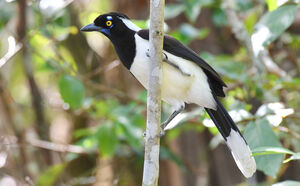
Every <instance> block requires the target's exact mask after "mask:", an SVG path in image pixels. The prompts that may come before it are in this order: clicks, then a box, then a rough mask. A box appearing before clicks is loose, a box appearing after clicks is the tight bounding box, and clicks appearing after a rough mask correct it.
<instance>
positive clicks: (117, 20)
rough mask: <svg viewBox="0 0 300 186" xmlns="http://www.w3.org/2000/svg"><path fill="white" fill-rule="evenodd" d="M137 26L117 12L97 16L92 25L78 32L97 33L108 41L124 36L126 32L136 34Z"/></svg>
mask: <svg viewBox="0 0 300 186" xmlns="http://www.w3.org/2000/svg"><path fill="white" fill-rule="evenodd" d="M138 30H140V28H139V27H138V26H136V25H135V24H134V23H132V22H131V21H130V19H129V17H128V16H126V15H125V14H122V13H118V12H111V13H107V14H102V15H100V16H98V17H97V18H96V19H95V20H94V22H93V23H91V24H88V25H86V26H84V27H83V28H81V29H80V31H84V32H91V31H98V32H101V33H103V34H104V35H105V36H107V37H108V38H110V39H113V38H118V37H122V36H124V34H126V33H128V32H137V31H138Z"/></svg>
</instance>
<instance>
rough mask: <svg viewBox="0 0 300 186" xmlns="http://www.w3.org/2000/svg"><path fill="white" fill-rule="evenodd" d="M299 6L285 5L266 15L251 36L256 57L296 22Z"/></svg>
mask: <svg viewBox="0 0 300 186" xmlns="http://www.w3.org/2000/svg"><path fill="white" fill-rule="evenodd" d="M297 10H298V6H297V5H295V4H289V5H284V6H281V7H279V8H277V9H276V10H274V11H272V12H268V13H266V14H265V15H264V16H263V17H262V18H261V19H260V20H259V21H258V23H257V24H256V25H255V31H254V33H253V34H252V36H251V41H252V45H253V50H254V53H255V55H258V53H259V51H260V50H262V49H263V47H264V46H266V45H268V44H270V43H271V42H272V41H274V40H275V39H277V38H278V36H279V35H280V34H282V33H283V32H284V31H285V30H286V29H287V28H288V27H289V26H290V25H291V24H292V23H293V21H294V19H295V17H296V13H297Z"/></svg>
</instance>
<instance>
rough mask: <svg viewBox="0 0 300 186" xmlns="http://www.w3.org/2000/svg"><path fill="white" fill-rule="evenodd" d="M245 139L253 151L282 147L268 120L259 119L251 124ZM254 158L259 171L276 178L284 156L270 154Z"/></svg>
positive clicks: (245, 133)
mask: <svg viewBox="0 0 300 186" xmlns="http://www.w3.org/2000/svg"><path fill="white" fill-rule="evenodd" d="M244 137H245V139H246V141H247V142H248V144H249V146H250V148H251V149H255V148H258V147H266V146H271V147H281V144H280V142H279V140H278V138H277V136H276V135H275V134H274V132H273V130H272V128H271V127H270V125H269V123H268V121H267V120H266V119H258V120H256V121H255V122H251V123H249V124H248V125H247V127H246V129H245V132H244ZM277 150H278V149H277ZM254 158H255V161H256V164H257V169H258V170H261V171H263V172H264V173H265V174H266V175H269V176H273V177H275V176H276V174H277V173H278V171H279V169H280V166H281V162H282V160H283V155H282V154H269V155H262V156H255V157H254Z"/></svg>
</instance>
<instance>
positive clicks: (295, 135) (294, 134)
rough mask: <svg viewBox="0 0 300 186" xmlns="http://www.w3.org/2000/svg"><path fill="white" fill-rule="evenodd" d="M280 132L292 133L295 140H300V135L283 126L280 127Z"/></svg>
mask: <svg viewBox="0 0 300 186" xmlns="http://www.w3.org/2000/svg"><path fill="white" fill-rule="evenodd" d="M278 130H280V131H282V132H286V133H290V134H291V135H293V136H294V137H295V138H297V139H300V134H298V133H296V132H294V131H293V130H290V129H289V128H287V127H283V126H279V127H278Z"/></svg>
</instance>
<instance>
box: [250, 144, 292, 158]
mask: <svg viewBox="0 0 300 186" xmlns="http://www.w3.org/2000/svg"><path fill="white" fill-rule="evenodd" d="M267 154H294V152H293V151H290V150H289V149H286V148H283V147H269V146H266V147H258V148H255V149H253V150H252V155H253V156H258V155H267Z"/></svg>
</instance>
